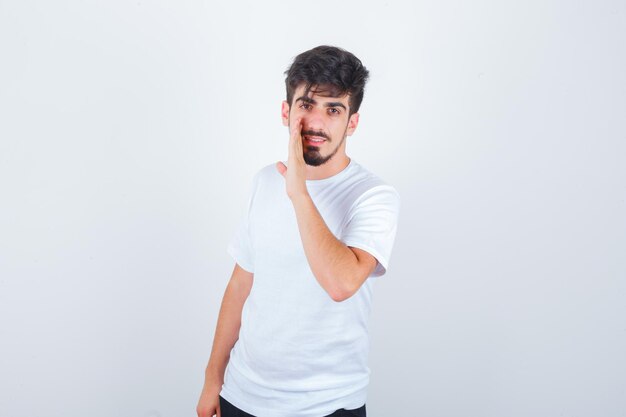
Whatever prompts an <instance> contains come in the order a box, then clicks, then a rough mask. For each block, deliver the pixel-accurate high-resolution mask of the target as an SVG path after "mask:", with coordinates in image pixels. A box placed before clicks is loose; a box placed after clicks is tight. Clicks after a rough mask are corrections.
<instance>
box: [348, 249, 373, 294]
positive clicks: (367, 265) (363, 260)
mask: <svg viewBox="0 0 626 417" xmlns="http://www.w3.org/2000/svg"><path fill="white" fill-rule="evenodd" d="M348 249H350V250H351V251H352V252H353V253H354V255H355V256H356V258H357V262H358V263H357V276H356V278H354V279H355V282H354V286H355V287H356V288H354V292H356V291H358V289H359V288H361V285H363V283H364V282H365V280H366V279H367V278H368V277H369V276H370V275H371V273H372V272H374V269H375V268H376V265H377V264H378V261H377V260H376V258H375V257H374V256H372V255H371V254H370V253H369V252H367V251H364V250H363V249H359V248H355V247H352V246H348Z"/></svg>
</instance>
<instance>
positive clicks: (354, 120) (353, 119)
mask: <svg viewBox="0 0 626 417" xmlns="http://www.w3.org/2000/svg"><path fill="white" fill-rule="evenodd" d="M358 125H359V113H354V114H353V115H352V116H350V119H349V120H348V129H346V135H348V136H350V135H352V134H353V133H354V131H355V130H356V127H357V126H358Z"/></svg>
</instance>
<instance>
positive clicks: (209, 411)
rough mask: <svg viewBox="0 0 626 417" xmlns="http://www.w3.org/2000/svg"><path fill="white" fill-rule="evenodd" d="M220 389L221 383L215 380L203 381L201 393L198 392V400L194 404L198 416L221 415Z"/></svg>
mask: <svg viewBox="0 0 626 417" xmlns="http://www.w3.org/2000/svg"><path fill="white" fill-rule="evenodd" d="M221 391H222V384H221V383H219V382H218V383H215V382H209V381H207V382H205V383H204V387H202V394H200V400H199V401H198V405H197V406H196V412H197V413H198V417H213V416H215V415H216V416H217V417H221V416H222V414H221V412H220V392H221Z"/></svg>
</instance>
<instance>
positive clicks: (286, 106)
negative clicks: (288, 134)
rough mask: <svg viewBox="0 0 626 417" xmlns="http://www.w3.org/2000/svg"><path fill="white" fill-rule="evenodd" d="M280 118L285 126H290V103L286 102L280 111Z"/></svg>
mask: <svg viewBox="0 0 626 417" xmlns="http://www.w3.org/2000/svg"><path fill="white" fill-rule="evenodd" d="M280 117H281V118H282V119H283V126H289V103H287V101H285V100H283V105H282V107H281V110H280Z"/></svg>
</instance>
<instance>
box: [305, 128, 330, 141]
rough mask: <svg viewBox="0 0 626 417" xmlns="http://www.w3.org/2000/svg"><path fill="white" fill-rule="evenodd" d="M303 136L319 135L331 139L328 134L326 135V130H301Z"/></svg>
mask: <svg viewBox="0 0 626 417" xmlns="http://www.w3.org/2000/svg"><path fill="white" fill-rule="evenodd" d="M300 135H301V136H319V137H320V138H324V139H326V140H330V138H329V137H328V135H326V134H325V133H324V132H314V131H312V130H303V131H301V132H300Z"/></svg>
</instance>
